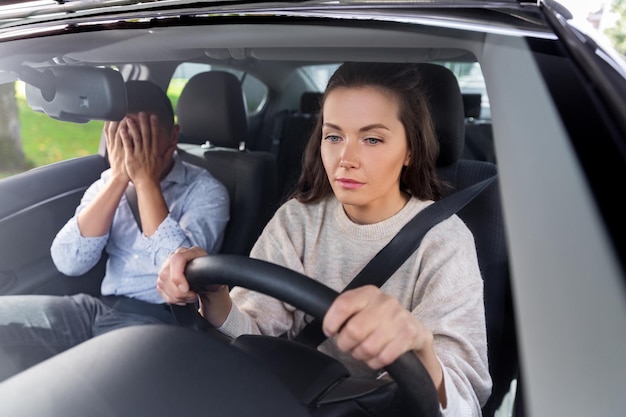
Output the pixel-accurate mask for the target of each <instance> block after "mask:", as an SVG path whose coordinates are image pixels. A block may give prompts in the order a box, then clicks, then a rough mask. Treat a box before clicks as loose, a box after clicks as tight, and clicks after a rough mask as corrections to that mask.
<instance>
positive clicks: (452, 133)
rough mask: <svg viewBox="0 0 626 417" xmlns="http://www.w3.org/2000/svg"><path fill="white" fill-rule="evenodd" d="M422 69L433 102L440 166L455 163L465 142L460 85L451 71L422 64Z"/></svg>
mask: <svg viewBox="0 0 626 417" xmlns="http://www.w3.org/2000/svg"><path fill="white" fill-rule="evenodd" d="M419 69H420V72H421V74H422V79H423V82H424V85H425V87H426V90H427V94H428V96H429V100H430V108H431V111H432V115H433V119H434V121H435V130H436V133H437V138H438V139H439V159H438V160H437V166H440V167H441V166H446V165H450V164H451V163H453V162H456V161H457V160H458V159H459V158H460V157H461V153H462V152H463V146H464V142H465V114H464V109H463V99H462V97H461V89H460V88H459V83H458V81H457V79H456V77H455V75H454V73H452V71H450V70H449V69H448V68H446V67H443V66H441V65H436V64H428V63H421V64H419Z"/></svg>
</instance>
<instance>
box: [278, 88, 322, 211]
mask: <svg viewBox="0 0 626 417" xmlns="http://www.w3.org/2000/svg"><path fill="white" fill-rule="evenodd" d="M321 100H322V93H318V92H313V91H306V92H304V93H302V96H301V97H300V109H299V110H298V111H289V112H287V114H285V115H282V117H279V118H277V119H276V123H277V125H276V126H275V129H276V132H277V137H276V138H275V140H276V141H277V144H276V146H277V148H278V149H277V151H276V155H277V156H276V158H277V162H278V193H279V197H280V198H281V199H283V200H284V199H285V198H287V197H288V196H289V195H290V194H291V193H292V192H293V191H294V189H295V186H296V185H297V183H298V178H299V177H300V170H301V168H302V158H303V154H304V148H305V147H306V144H307V142H308V141H309V137H310V136H311V132H313V128H314V127H315V122H316V121H317V117H318V114H319V109H320V102H321Z"/></svg>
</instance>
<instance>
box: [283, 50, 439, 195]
mask: <svg viewBox="0 0 626 417" xmlns="http://www.w3.org/2000/svg"><path fill="white" fill-rule="evenodd" d="M366 86H374V87H378V88H383V89H384V90H387V91H389V92H391V93H392V94H393V96H394V97H396V99H397V100H398V104H399V109H400V114H399V115H398V116H399V119H400V122H401V123H402V124H403V126H404V130H405V131H406V135H407V141H408V149H409V152H410V158H411V159H410V161H409V164H408V166H406V167H403V168H402V172H401V174H400V189H401V190H402V191H404V192H406V193H408V194H410V195H411V196H414V197H417V198H419V199H420V200H438V199H439V198H440V196H441V184H440V182H439V180H438V178H437V174H436V170H435V166H436V162H437V156H438V155H439V143H438V141H437V137H436V134H435V127H434V122H433V120H432V116H431V112H430V107H429V105H428V99H427V97H426V94H425V91H424V88H423V86H422V82H421V77H420V73H419V70H418V68H417V66H416V65H415V64H392V63H356V62H347V63H344V64H342V65H341V66H340V67H339V68H338V69H337V70H336V71H335V73H334V74H333V75H332V76H331V78H330V80H329V81H328V85H327V87H326V91H325V92H324V96H323V98H322V105H321V109H322V111H320V115H319V117H318V119H317V123H316V125H315V129H314V130H313V133H312V134H311V137H310V138H309V141H308V144H307V146H306V149H305V151H304V163H303V165H302V172H301V173H300V178H299V180H298V186H297V188H296V190H295V191H294V193H293V194H292V195H291V197H292V198H296V199H297V200H298V201H300V202H302V203H312V202H315V201H317V200H319V199H321V198H324V197H326V196H328V195H330V194H332V192H333V191H332V188H331V186H330V183H329V181H328V177H327V175H326V171H325V169H324V165H323V163H322V156H321V151H320V148H321V137H322V125H323V123H324V120H323V108H324V102H325V101H326V97H328V94H329V93H330V92H331V91H333V90H334V89H336V88H340V87H344V88H345V87H347V88H360V87H366Z"/></svg>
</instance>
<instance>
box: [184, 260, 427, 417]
mask: <svg viewBox="0 0 626 417" xmlns="http://www.w3.org/2000/svg"><path fill="white" fill-rule="evenodd" d="M185 276H186V277H187V280H188V282H189V285H190V287H191V289H192V290H193V291H195V292H197V293H202V292H205V291H206V288H207V287H208V286H210V285H215V284H227V285H229V286H231V287H233V286H239V287H244V288H248V289H250V290H253V291H257V292H260V293H263V294H266V295H269V296H271V297H274V298H277V299H279V300H282V301H284V302H286V303H288V304H290V305H292V306H294V307H296V308H297V309H299V310H302V311H304V312H305V313H307V314H310V315H311V316H313V317H315V318H319V319H323V317H324V316H325V314H326V312H327V311H328V309H329V308H330V305H331V304H332V302H333V301H334V299H335V298H336V297H337V296H338V293H337V292H336V291H334V290H332V289H330V288H328V287H326V286H325V285H323V284H321V283H319V282H318V281H315V280H313V279H311V278H309V277H307V276H305V275H303V274H300V273H298V272H295V271H293V270H291V269H288V268H285V267H283V266H280V265H276V264H272V263H269V262H265V261H261V260H258V259H253V258H248V257H245V256H240V255H223V254H222V255H207V256H203V257H200V258H196V259H194V260H192V261H191V262H189V264H188V265H187V267H186V270H185ZM385 370H386V371H387V372H388V373H389V375H391V377H392V378H393V379H394V381H395V382H396V383H397V385H398V387H399V388H400V390H401V391H402V392H403V393H404V395H405V398H406V401H407V402H408V406H409V408H410V409H411V410H412V411H414V412H415V415H419V416H424V417H430V416H433V417H434V416H437V415H438V413H439V401H438V399H437V398H438V397H437V392H436V389H435V386H434V384H433V383H432V380H431V378H430V376H429V375H428V372H427V371H426V368H424V365H423V364H422V363H421V361H420V360H419V359H418V358H417V356H415V355H414V354H412V353H410V352H406V353H404V354H403V355H401V356H400V357H399V358H398V359H396V361H395V362H394V363H392V364H391V365H389V366H387V367H386V368H385Z"/></svg>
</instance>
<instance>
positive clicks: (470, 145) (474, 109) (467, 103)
mask: <svg viewBox="0 0 626 417" xmlns="http://www.w3.org/2000/svg"><path fill="white" fill-rule="evenodd" d="M481 106H482V94H480V93H465V94H463V108H464V109H465V145H464V147H463V154H462V157H463V159H477V160H479V161H488V162H494V163H495V162H496V154H495V149H494V148H493V129H492V127H491V123H490V122H489V121H485V120H481V118H480V117H481V112H482V108H481Z"/></svg>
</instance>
